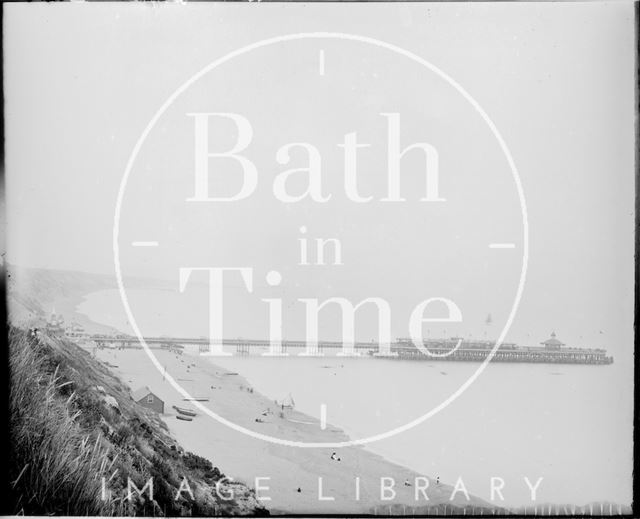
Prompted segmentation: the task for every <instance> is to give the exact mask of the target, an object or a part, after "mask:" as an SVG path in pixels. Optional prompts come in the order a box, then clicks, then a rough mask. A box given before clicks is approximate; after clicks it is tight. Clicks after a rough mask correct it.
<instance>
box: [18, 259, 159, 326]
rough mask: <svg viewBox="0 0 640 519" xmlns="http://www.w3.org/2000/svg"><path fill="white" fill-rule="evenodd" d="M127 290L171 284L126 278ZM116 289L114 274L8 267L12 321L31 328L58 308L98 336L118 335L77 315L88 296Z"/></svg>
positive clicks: (61, 312)
mask: <svg viewBox="0 0 640 519" xmlns="http://www.w3.org/2000/svg"><path fill="white" fill-rule="evenodd" d="M126 284H127V286H128V287H131V288H136V287H137V286H140V287H145V288H149V287H157V288H165V287H166V286H167V285H168V283H166V282H162V281H157V280H148V279H139V278H127V279H126ZM110 289H111V290H115V289H117V284H116V279H115V275H106V274H92V273H87V272H75V271H68V270H55V269H40V268H27V267H18V266H15V265H7V295H8V310H9V320H10V322H12V323H14V324H17V325H22V326H29V324H30V323H38V322H41V321H43V320H45V319H46V318H47V317H48V316H49V314H50V313H51V311H52V310H53V309H54V308H55V310H56V312H57V313H59V314H62V315H64V316H65V319H67V320H74V321H76V322H78V323H79V324H82V325H83V326H84V327H85V328H87V329H90V330H91V331H93V332H96V333H109V332H113V333H117V330H115V329H114V328H111V327H109V326H105V325H102V324H99V323H95V322H93V321H91V320H90V319H89V318H87V317H86V316H84V315H82V314H79V313H76V307H77V306H78V305H79V304H80V303H82V301H83V299H84V298H85V296H87V295H88V294H90V293H92V292H97V291H100V290H110Z"/></svg>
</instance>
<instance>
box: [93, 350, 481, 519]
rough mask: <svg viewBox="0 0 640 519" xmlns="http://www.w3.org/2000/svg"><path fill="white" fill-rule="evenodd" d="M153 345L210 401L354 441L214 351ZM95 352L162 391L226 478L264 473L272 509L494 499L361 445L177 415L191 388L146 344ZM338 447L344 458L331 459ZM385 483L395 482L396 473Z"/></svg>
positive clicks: (228, 414)
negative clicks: (253, 383) (285, 404)
mask: <svg viewBox="0 0 640 519" xmlns="http://www.w3.org/2000/svg"><path fill="white" fill-rule="evenodd" d="M153 351H154V354H156V356H157V358H158V360H159V361H160V363H161V364H162V365H163V366H165V369H166V372H167V373H169V374H171V376H173V377H174V378H175V379H176V380H177V381H178V382H179V383H180V384H182V385H183V386H184V387H185V388H186V389H187V390H188V391H189V392H190V393H191V395H193V396H194V397H196V396H197V397H205V398H208V401H206V402H202V403H203V405H205V406H208V407H209V408H210V409H211V410H213V411H214V412H215V413H217V414H219V415H220V416H222V417H224V418H226V419H227V420H229V421H231V422H233V423H235V424H238V425H241V426H243V427H245V428H247V429H250V430H253V431H256V432H260V433H263V434H267V435H269V436H275V437H277V438H282V439H287V440H294V441H304V442H314V441H315V442H343V441H346V440H348V437H347V436H346V434H345V433H344V432H343V431H341V430H340V429H338V428H336V427H334V426H332V425H331V424H327V426H326V428H325V430H322V429H321V427H320V424H319V422H318V420H316V419H315V418H312V417H310V416H307V415H305V414H302V413H299V412H297V411H295V410H292V409H284V410H282V409H281V408H280V407H278V406H277V405H276V404H275V403H274V402H273V401H271V400H269V399H268V398H266V397H265V396H263V395H261V394H259V393H257V392H256V391H253V389H252V388H251V387H250V385H249V384H248V382H247V381H246V380H245V379H244V378H243V377H242V376H241V374H235V373H232V372H229V371H227V370H225V369H223V368H220V367H218V366H216V365H214V364H213V363H211V362H210V361H209V360H208V359H206V358H203V357H200V356H199V355H197V354H188V353H185V354H176V353H173V352H169V351H162V350H153ZM95 355H96V357H97V358H98V359H100V360H101V361H103V362H106V363H108V365H109V367H110V368H111V369H112V370H113V371H114V372H115V373H116V374H117V375H118V376H119V377H120V378H121V379H122V381H123V382H124V383H126V384H128V385H129V386H130V387H131V389H132V390H136V389H138V388H139V387H141V386H148V387H149V388H150V389H151V391H152V392H154V393H155V394H156V395H157V396H158V397H160V398H161V399H162V400H164V402H165V409H164V414H163V416H162V418H163V419H164V421H165V422H166V423H167V426H168V427H169V430H170V432H171V433H172V434H173V436H174V437H175V438H176V440H177V441H178V442H179V443H180V444H181V445H182V447H183V448H184V449H186V450H188V451H191V452H194V453H196V454H199V455H201V456H204V457H206V458H208V459H210V460H211V461H212V463H213V464H214V465H216V466H218V467H219V468H220V470H221V471H222V472H224V473H225V474H226V475H227V476H228V477H230V478H233V479H234V480H236V481H242V482H244V483H246V484H247V485H249V486H250V487H252V488H253V487H255V486H256V478H262V479H259V480H257V484H258V485H259V486H260V487H262V488H263V490H259V491H258V495H259V496H260V497H263V498H265V501H264V503H265V505H266V506H267V507H268V508H269V510H270V511H271V512H272V513H299V514H305V513H323V514H326V513H379V514H387V513H399V512H403V511H404V512H406V513H417V512H418V511H419V510H424V508H425V506H434V505H438V504H442V505H443V506H444V504H446V505H447V506H450V505H458V506H467V507H469V510H470V511H471V507H473V506H476V507H478V506H480V507H482V506H484V507H486V506H490V505H488V503H486V502H483V501H481V500H480V499H477V498H474V497H473V496H471V498H470V500H469V501H467V499H466V497H465V495H464V493H463V492H457V493H456V495H455V496H454V499H453V500H450V497H451V495H452V490H453V489H452V487H450V486H448V485H444V484H439V483H436V481H435V478H431V477H428V480H429V481H428V488H426V490H424V491H420V490H419V487H423V488H424V487H426V486H427V484H426V482H425V481H424V479H422V478H424V477H426V476H428V475H424V474H417V473H416V472H413V471H411V470H408V469H406V468H404V467H401V466H399V465H396V464H394V463H391V462H389V461H387V460H385V459H384V458H382V457H380V456H378V455H376V454H374V453H372V452H370V451H368V450H366V449H365V448H362V447H358V446H352V447H344V448H340V449H334V448H295V447H290V446H283V445H278V444H274V443H271V442H267V441H264V440H260V439H256V438H253V437H251V436H249V435H247V434H242V433H241V432H238V431H236V430H234V429H232V428H230V427H228V426H226V425H224V424H221V423H219V422H218V421H217V420H214V419H213V418H211V417H209V416H207V415H203V414H202V413H201V412H198V413H197V416H196V417H194V418H193V421H191V422H188V421H182V420H179V419H177V418H176V414H178V413H177V412H176V411H175V410H174V409H173V407H172V406H179V407H183V408H192V409H193V406H192V405H191V404H190V402H185V401H183V397H182V396H181V395H179V394H178V393H177V392H176V391H175V389H174V388H173V387H172V386H171V384H170V383H169V382H168V381H166V380H164V379H163V374H162V373H161V372H159V371H158V370H157V369H155V367H154V366H153V364H152V363H151V361H150V359H149V358H148V357H147V354H146V353H145V352H144V351H143V350H141V349H123V350H115V349H102V350H95ZM256 419H258V420H260V421H256ZM333 452H335V453H336V457H338V458H340V461H338V460H335V459H332V454H333ZM357 478H359V484H358V479H357ZM381 478H392V479H393V482H394V483H395V484H394V485H393V491H394V492H395V495H394V494H393V492H392V491H390V490H389V491H387V492H386V494H385V497H387V498H388V497H392V498H391V499H387V500H383V499H382V498H381ZM416 478H418V480H416ZM320 482H321V483H320ZM405 482H406V483H408V484H405ZM384 483H385V484H386V485H387V486H391V484H392V483H391V481H390V480H389V479H387V480H385V482H384ZM320 485H322V490H321V491H320V489H319V487H320ZM358 486H359V492H358ZM265 487H268V489H267V488H265ZM298 488H299V489H300V491H298ZM358 493H359V495H358ZM424 494H426V496H427V497H428V500H427V499H426V498H425V495H424ZM358 497H359V499H358ZM267 498H268V499H267ZM331 498H333V499H331Z"/></svg>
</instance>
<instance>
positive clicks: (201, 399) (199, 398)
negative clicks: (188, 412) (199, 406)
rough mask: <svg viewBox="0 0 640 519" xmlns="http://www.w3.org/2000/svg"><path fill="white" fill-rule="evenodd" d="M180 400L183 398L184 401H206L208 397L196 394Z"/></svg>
mask: <svg viewBox="0 0 640 519" xmlns="http://www.w3.org/2000/svg"><path fill="white" fill-rule="evenodd" d="M182 400H184V401H185V402H208V401H209V398H207V397H206V396H197V397H194V398H183V399H182Z"/></svg>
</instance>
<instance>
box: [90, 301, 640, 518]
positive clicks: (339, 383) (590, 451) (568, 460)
mask: <svg viewBox="0 0 640 519" xmlns="http://www.w3.org/2000/svg"><path fill="white" fill-rule="evenodd" d="M132 297H134V298H135V300H136V303H137V304H136V305H135V307H136V310H135V312H136V314H135V315H136V320H137V322H138V324H139V325H140V327H141V329H143V333H144V334H145V335H155V336H158V335H167V336H182V337H198V336H204V335H206V334H207V325H206V323H204V324H203V321H202V319H201V318H198V319H196V317H195V316H194V315H192V313H190V312H188V313H185V312H182V313H181V312H179V311H176V312H172V311H170V310H167V308H168V307H170V306H171V304H170V299H171V297H170V295H167V294H164V295H161V296H159V293H158V291H157V290H149V291H145V290H137V291H135V295H133V296H132ZM159 297H161V298H164V299H163V301H162V303H163V304H162V305H159V304H158V300H159ZM77 311H78V312H80V313H82V314H85V315H86V316H87V317H88V318H90V319H91V320H93V321H94V322H98V323H101V324H106V325H109V326H114V327H116V328H118V329H120V330H121V331H123V332H124V333H132V329H131V326H130V325H129V323H128V321H127V319H126V316H125V312H124V309H123V305H122V301H121V298H120V295H119V293H118V291H116V290H105V291H100V292H95V293H92V294H89V295H88V296H87V297H86V298H85V300H84V301H83V302H82V303H81V304H80V305H78V308H77ZM200 313H201V312H200V311H197V312H193V314H198V317H201V316H200ZM260 338H262V337H260ZM230 351H232V352H233V350H230ZM234 353H235V352H234ZM289 353H290V355H289V356H288V357H263V356H260V355H252V356H241V355H237V354H234V355H233V356H230V357H216V358H210V361H211V362H212V363H214V364H216V365H218V366H221V367H224V368H227V369H229V370H232V371H235V372H238V373H239V374H241V375H242V376H243V377H244V378H246V379H247V381H248V382H249V383H250V384H251V386H252V387H253V388H254V390H256V391H258V392H260V393H262V394H264V395H265V396H267V397H269V398H271V399H274V400H278V401H281V400H282V399H289V398H292V399H293V401H294V403H295V407H296V409H298V410H299V411H302V412H304V413H306V414H308V415H310V416H313V417H315V418H317V419H319V420H321V419H324V420H326V423H327V424H328V426H329V427H338V428H341V429H343V430H344V431H345V432H346V433H347V434H348V435H349V437H350V438H351V439H358V440H366V439H370V438H374V439H375V437H377V439H375V440H374V441H368V442H366V443H365V444H364V448H366V449H369V450H370V451H372V452H375V453H377V454H379V455H381V456H383V457H385V458H387V459H388V460H390V461H393V462H395V463H398V464H400V465H403V466H405V467H408V468H410V469H413V470H415V471H418V472H420V473H423V474H426V475H428V476H431V477H434V478H436V477H437V478H440V481H441V482H443V483H447V484H451V485H455V484H456V483H458V484H460V483H462V484H463V485H464V487H465V488H466V489H467V490H468V492H469V493H471V494H474V495H476V496H478V497H480V498H481V499H486V500H490V499H491V497H492V496H491V486H492V485H493V486H494V487H501V496H502V497H503V498H504V501H502V500H500V496H499V495H498V494H494V496H493V498H494V500H495V501H494V502H496V504H502V505H505V506H511V507H517V506H533V505H536V504H540V503H553V504H573V505H584V504H587V503H589V502H594V501H599V502H601V501H606V502H613V503H616V504H621V505H627V504H629V503H630V502H631V497H632V486H631V481H632V479H631V474H632V465H633V437H632V430H633V427H632V424H633V396H632V395H633V393H632V391H630V390H626V388H629V387H630V388H632V387H633V370H632V366H630V365H629V364H628V363H624V362H614V363H613V364H611V365H605V366H590V365H561V364H558V365H552V364H520V363H513V364H512V363H489V364H488V365H487V366H486V369H484V370H483V371H482V372H481V373H479V374H477V373H476V372H477V371H478V369H479V368H480V364H479V363H466V362H446V361H409V360H397V359H387V358H373V357H368V356H365V357H361V358H349V357H337V356H335V355H333V354H329V353H327V354H326V355H325V356H324V357H303V356H299V355H297V353H299V352H296V351H293V350H289ZM476 374H477V378H475V380H474V381H473V382H472V383H471V384H470V385H469V386H468V387H467V388H466V389H465V390H464V391H462V392H460V394H459V395H458V396H457V397H455V398H453V399H452V398H451V397H452V395H454V394H455V393H456V392H458V391H459V389H460V388H461V386H463V384H465V383H466V382H467V381H468V380H469V377H471V376H474V375H476ZM447 401H448V403H447V404H446V405H442V404H443V402H447ZM434 408H440V410H439V411H438V412H436V413H432V410H433V409H434ZM430 413H431V416H429V417H428V418H426V419H424V417H425V415H428V414H430ZM412 423H413V425H411V426H408V424H412ZM394 431H395V433H394ZM238 434H240V433H238ZM292 448H293V447H292ZM381 476H385V475H381ZM492 478H493V482H492ZM540 478H542V479H540ZM536 484H538V486H537V487H536ZM531 486H533V487H536V496H535V499H536V500H535V501H533V500H532V491H531V488H530V487H531Z"/></svg>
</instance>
